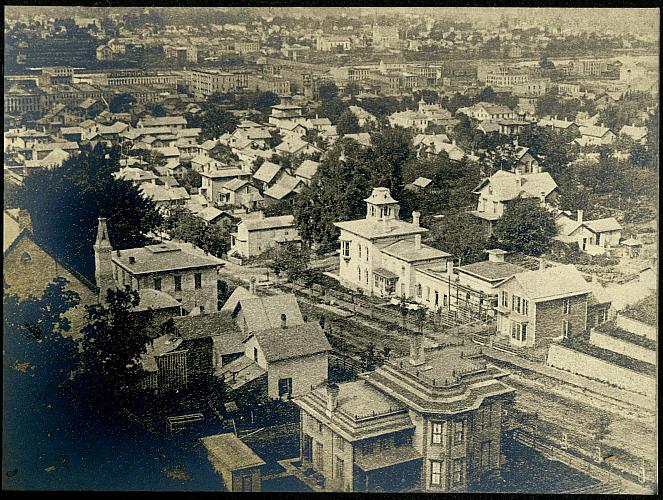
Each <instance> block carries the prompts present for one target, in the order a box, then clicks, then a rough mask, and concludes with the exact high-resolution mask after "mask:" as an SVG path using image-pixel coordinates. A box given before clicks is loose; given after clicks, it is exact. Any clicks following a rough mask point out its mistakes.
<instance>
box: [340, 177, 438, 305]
mask: <svg viewBox="0 0 663 500" xmlns="http://www.w3.org/2000/svg"><path fill="white" fill-rule="evenodd" d="M364 201H365V202H366V217H365V218H364V219H358V220H350V221H343V222H336V223H335V224H334V225H335V226H336V227H338V228H339V229H340V230H341V235H340V242H341V249H340V264H339V280H340V282H341V284H343V285H344V286H347V287H348V288H352V289H361V290H362V292H363V293H365V294H366V295H378V296H383V297H389V296H394V297H401V296H405V297H412V296H414V295H415V289H416V272H415V271H416V269H418V268H419V267H422V266H429V265H431V264H435V265H446V262H447V260H448V259H450V258H451V255H450V254H448V253H446V252H443V251H441V250H438V249H436V248H433V247H430V246H428V245H424V244H422V243H421V236H422V234H425V233H426V232H428V229H425V228H423V227H420V225H419V217H420V214H419V212H413V214H412V222H406V221H403V220H400V219H399V218H398V212H399V209H400V206H399V204H398V202H397V201H396V200H394V199H393V198H392V197H391V193H390V191H389V189H388V188H386V187H378V188H373V192H372V193H371V196H369V197H368V198H366V199H365V200H364Z"/></svg>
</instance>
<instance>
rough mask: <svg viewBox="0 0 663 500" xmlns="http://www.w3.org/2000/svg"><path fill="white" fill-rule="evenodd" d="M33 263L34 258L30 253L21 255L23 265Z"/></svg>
mask: <svg viewBox="0 0 663 500" xmlns="http://www.w3.org/2000/svg"><path fill="white" fill-rule="evenodd" d="M30 262H32V256H31V255H30V254H29V253H28V252H23V253H22V254H21V264H29V263H30Z"/></svg>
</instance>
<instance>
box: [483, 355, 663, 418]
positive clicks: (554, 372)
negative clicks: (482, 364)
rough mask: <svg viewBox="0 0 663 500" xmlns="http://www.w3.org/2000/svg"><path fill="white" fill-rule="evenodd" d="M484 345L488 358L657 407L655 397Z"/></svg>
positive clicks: (651, 409)
mask: <svg viewBox="0 0 663 500" xmlns="http://www.w3.org/2000/svg"><path fill="white" fill-rule="evenodd" d="M484 347H485V349H484V351H483V352H484V354H485V355H486V356H487V357H488V358H493V359H496V360H498V361H503V362H506V363H511V364H513V365H516V366H518V367H521V368H525V369H527V370H531V371H533V372H536V373H539V374H541V375H545V376H547V377H550V378H554V379H556V380H559V381H560V382H563V383H566V384H571V385H575V386H577V387H580V388H582V389H587V390H588V391H592V392H595V393H597V394H600V395H601V396H606V397H608V398H612V399H615V400H617V401H620V402H622V403H627V404H630V405H637V406H639V407H641V408H644V409H646V410H650V411H655V409H656V401H655V400H654V399H653V398H647V397H646V396H642V395H640V394H635V393H633V392H629V391H625V390H623V389H619V388H617V387H610V386H609V385H606V384H602V383H601V382H597V381H595V380H590V379H587V378H585V377H582V376H580V375H576V374H574V373H570V372H565V371H562V370H558V369H557V368H553V367H551V366H547V365H543V364H540V363H534V362H532V361H527V360H525V359H522V358H520V357H518V356H514V355H512V354H509V353H506V352H502V351H498V350H496V349H493V348H491V347H490V346H488V345H486V346H484Z"/></svg>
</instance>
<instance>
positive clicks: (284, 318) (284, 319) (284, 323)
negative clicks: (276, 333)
mask: <svg viewBox="0 0 663 500" xmlns="http://www.w3.org/2000/svg"><path fill="white" fill-rule="evenodd" d="M287 321H288V317H287V316H286V315H285V314H281V328H288V326H287Z"/></svg>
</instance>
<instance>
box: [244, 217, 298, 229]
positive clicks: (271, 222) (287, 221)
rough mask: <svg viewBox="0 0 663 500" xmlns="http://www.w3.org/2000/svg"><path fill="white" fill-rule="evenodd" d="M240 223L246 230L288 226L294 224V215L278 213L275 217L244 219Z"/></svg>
mask: <svg viewBox="0 0 663 500" xmlns="http://www.w3.org/2000/svg"><path fill="white" fill-rule="evenodd" d="M240 225H242V226H244V227H245V228H246V230H247V231H257V230H261V229H275V228H281V227H290V226H294V225H295V217H294V216H293V215H278V216H275V217H264V218H254V219H244V220H243V221H242V222H240Z"/></svg>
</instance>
